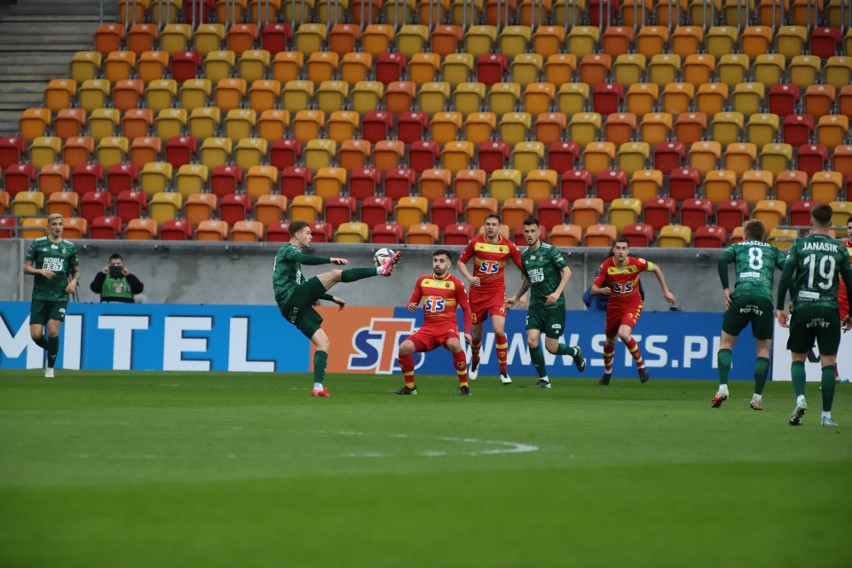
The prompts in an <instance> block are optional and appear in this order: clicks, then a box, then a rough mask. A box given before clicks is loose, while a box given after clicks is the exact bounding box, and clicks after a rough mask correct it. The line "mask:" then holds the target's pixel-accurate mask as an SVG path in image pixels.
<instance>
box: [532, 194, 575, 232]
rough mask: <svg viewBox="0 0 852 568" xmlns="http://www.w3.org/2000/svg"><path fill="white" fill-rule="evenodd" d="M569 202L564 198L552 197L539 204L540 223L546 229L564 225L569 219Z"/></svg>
mask: <svg viewBox="0 0 852 568" xmlns="http://www.w3.org/2000/svg"><path fill="white" fill-rule="evenodd" d="M568 211H569V201H568V199H566V198H564V197H551V198H549V199H543V200H541V201H539V203H538V222H539V223H541V225H542V226H544V227H555V226H556V225H563V224H564V223H565V220H566V219H567V218H568Z"/></svg>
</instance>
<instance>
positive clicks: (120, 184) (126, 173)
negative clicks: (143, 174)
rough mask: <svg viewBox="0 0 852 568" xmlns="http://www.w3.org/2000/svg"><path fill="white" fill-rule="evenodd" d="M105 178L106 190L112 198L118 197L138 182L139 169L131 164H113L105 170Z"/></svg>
mask: <svg viewBox="0 0 852 568" xmlns="http://www.w3.org/2000/svg"><path fill="white" fill-rule="evenodd" d="M106 178H107V189H108V190H109V192H110V193H111V194H112V195H113V197H118V196H119V195H121V193H122V192H124V191H130V190H131V189H133V187H134V186H135V185H136V182H137V181H138V180H139V168H137V167H136V166H134V165H133V164H114V165H112V166H110V167H109V169H108V170H107V174H106Z"/></svg>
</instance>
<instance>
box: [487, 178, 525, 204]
mask: <svg viewBox="0 0 852 568" xmlns="http://www.w3.org/2000/svg"><path fill="white" fill-rule="evenodd" d="M521 179H522V175H521V172H520V171H519V170H494V171H493V172H492V173H491V177H490V178H489V179H488V194H489V195H490V196H491V197H492V198H493V199H495V200H496V201H497V202H498V203H502V202H504V201H506V200H507V199H511V198H513V197H515V195H517V193H518V190H519V189H520V187H521Z"/></svg>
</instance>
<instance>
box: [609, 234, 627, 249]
mask: <svg viewBox="0 0 852 568" xmlns="http://www.w3.org/2000/svg"><path fill="white" fill-rule="evenodd" d="M618 243H624V244H626V245H627V248H630V241H629V240H627V237H625V236H624V235H620V236H618V237H615V240H614V241H612V247H613V248H615V245H617V244H618Z"/></svg>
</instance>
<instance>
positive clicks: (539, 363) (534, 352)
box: [530, 345, 547, 377]
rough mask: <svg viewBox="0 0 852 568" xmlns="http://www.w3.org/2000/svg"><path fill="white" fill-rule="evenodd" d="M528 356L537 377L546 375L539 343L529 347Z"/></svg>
mask: <svg viewBox="0 0 852 568" xmlns="http://www.w3.org/2000/svg"><path fill="white" fill-rule="evenodd" d="M530 358H531V359H532V362H533V367H535V372H536V373H538V376H539V377H546V376H547V369H545V368H544V353H542V352H541V345H539V346H538V347H530Z"/></svg>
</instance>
